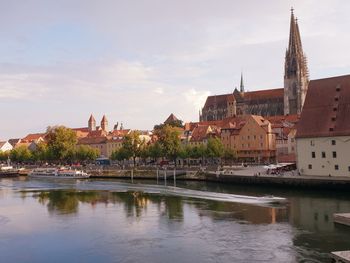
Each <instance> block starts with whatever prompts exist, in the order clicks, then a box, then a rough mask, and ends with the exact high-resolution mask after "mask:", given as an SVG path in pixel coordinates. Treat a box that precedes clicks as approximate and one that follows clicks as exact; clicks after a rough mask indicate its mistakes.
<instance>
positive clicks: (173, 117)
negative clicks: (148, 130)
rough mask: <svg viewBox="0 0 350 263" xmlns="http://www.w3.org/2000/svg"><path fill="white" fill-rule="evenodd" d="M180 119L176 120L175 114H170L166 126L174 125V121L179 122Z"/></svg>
mask: <svg viewBox="0 0 350 263" xmlns="http://www.w3.org/2000/svg"><path fill="white" fill-rule="evenodd" d="M178 120H179V119H178V118H176V116H175V115H174V114H170V115H169V117H168V118H167V119H166V120H165V122H164V123H165V124H168V123H172V122H174V121H178Z"/></svg>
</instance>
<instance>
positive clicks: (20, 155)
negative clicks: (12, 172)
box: [10, 145, 32, 163]
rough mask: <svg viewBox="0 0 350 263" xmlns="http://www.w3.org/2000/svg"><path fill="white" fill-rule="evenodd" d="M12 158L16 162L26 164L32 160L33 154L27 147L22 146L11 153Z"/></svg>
mask: <svg viewBox="0 0 350 263" xmlns="http://www.w3.org/2000/svg"><path fill="white" fill-rule="evenodd" d="M10 158H11V160H12V161H15V162H19V163H22V162H26V161H30V160H31V159H32V153H31V152H30V151H29V149H28V148H27V146H25V145H22V146H19V147H17V148H14V149H13V150H12V151H11V153H10Z"/></svg>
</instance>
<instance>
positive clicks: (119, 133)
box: [110, 129, 131, 136]
mask: <svg viewBox="0 0 350 263" xmlns="http://www.w3.org/2000/svg"><path fill="white" fill-rule="evenodd" d="M130 132H131V130H130V129H125V130H114V131H111V133H110V134H111V135H112V136H125V135H127V134H129V133H130Z"/></svg>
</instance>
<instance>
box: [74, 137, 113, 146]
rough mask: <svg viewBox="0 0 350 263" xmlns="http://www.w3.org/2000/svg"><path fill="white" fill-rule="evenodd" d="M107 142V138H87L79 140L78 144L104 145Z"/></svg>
mask: <svg viewBox="0 0 350 263" xmlns="http://www.w3.org/2000/svg"><path fill="white" fill-rule="evenodd" d="M106 142H107V137H105V136H102V137H85V138H80V139H78V144H86V145H89V144H102V143H106Z"/></svg>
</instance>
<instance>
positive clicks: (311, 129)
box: [296, 75, 350, 138]
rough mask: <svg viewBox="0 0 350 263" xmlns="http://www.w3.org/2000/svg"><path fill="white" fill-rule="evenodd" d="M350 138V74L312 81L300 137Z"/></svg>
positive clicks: (301, 123) (301, 120)
mask: <svg viewBox="0 0 350 263" xmlns="http://www.w3.org/2000/svg"><path fill="white" fill-rule="evenodd" d="M349 135H350V75H345V76H338V77H332V78H326V79H318V80H311V81H310V83H309V88H308V92H307V94H306V98H305V103H304V107H303V110H302V113H301V117H300V121H299V123H298V124H297V134H296V137H297V138H307V137H332V136H349Z"/></svg>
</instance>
